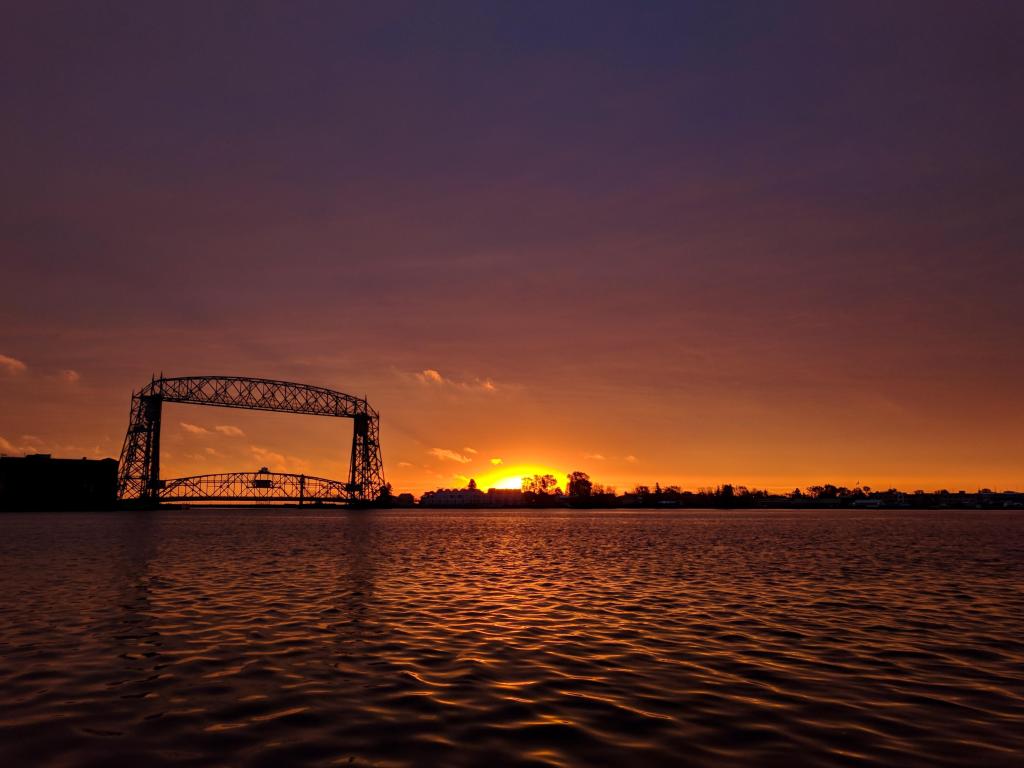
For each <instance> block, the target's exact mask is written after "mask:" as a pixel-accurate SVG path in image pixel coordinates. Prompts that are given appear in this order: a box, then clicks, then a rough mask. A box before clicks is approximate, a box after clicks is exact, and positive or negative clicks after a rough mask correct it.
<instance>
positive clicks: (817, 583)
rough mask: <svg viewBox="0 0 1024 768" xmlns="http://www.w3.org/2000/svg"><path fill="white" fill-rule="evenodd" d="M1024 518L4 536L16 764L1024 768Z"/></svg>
mask: <svg viewBox="0 0 1024 768" xmlns="http://www.w3.org/2000/svg"><path fill="white" fill-rule="evenodd" d="M1022 750H1024V514H1021V513H998V512H997V513H993V512H923V513H922V512H900V513H893V512H855V513H842V512H785V511H783V512H776V511H772V512H710V511H681V512H675V511H673V512H563V511H553V512H505V511H502V512H447V511H431V512H421V511H413V510H410V511H391V512H376V513H373V512H363V513H348V512H300V511H280V510H247V511H242V510H232V511H227V512H225V511H182V512H163V513H150V514H142V513H139V514H137V513H110V514H10V515H5V516H0V765H4V766H22V765H24V766H41V765H95V766H112V765H130V766H158V765H163V764H168V765H171V764H173V765H211V764H214V765H265V766H287V765H301V764H316V765H342V766H347V765H367V764H370V765H443V766H457V765H505V764H522V765H599V766H606V765H688V764H693V765H751V764H762V765H765V764H768V765H793V764H797V765H846V764H853V765H861V764H873V765H886V766H890V765H921V766H934V765H964V766H994V765H1024V753H1022Z"/></svg>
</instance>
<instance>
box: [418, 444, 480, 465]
mask: <svg viewBox="0 0 1024 768" xmlns="http://www.w3.org/2000/svg"><path fill="white" fill-rule="evenodd" d="M427 453H429V454H430V455H431V456H433V457H434V458H437V459H441V461H457V462H459V464H469V462H471V461H472V459H471V458H469V456H463V455H462V454H461V453H459V452H458V451H452V450H449V449H448V448H431V449H430V450H429V451H427Z"/></svg>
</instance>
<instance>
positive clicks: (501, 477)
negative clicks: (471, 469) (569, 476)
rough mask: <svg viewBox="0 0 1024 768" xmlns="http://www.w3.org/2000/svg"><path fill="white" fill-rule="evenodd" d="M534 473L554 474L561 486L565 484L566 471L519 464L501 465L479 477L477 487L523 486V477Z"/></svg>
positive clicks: (482, 488)
mask: <svg viewBox="0 0 1024 768" xmlns="http://www.w3.org/2000/svg"><path fill="white" fill-rule="evenodd" d="M534 475H554V477H555V480H557V481H558V485H559V487H564V486H565V478H566V473H565V472H563V471H562V470H560V469H553V468H552V467H546V466H541V465H539V464H519V465H516V466H512V467H499V468H498V469H496V470H495V471H494V472H490V473H488V474H486V475H483V476H482V477H480V478H477V481H476V482H477V487H478V488H480V489H481V490H483V491H486V490H488V489H490V488H522V487H523V478H526V477H533V476H534Z"/></svg>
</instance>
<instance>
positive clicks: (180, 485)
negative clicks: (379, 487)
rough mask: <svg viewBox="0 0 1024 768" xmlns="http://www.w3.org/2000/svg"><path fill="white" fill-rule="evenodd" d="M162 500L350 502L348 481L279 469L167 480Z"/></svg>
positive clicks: (160, 496) (162, 490) (163, 485)
mask: <svg viewBox="0 0 1024 768" xmlns="http://www.w3.org/2000/svg"><path fill="white" fill-rule="evenodd" d="M159 498H160V500H161V501H255V500H263V501H297V502H299V503H302V502H317V501H348V499H349V493H348V491H347V490H346V488H345V483H343V482H341V481H339V480H328V479H326V478H323V477H310V476H309V475H291V474H284V473H280V472H226V473H222V474H217V475H196V476H195V477H179V478H176V479H174V480H164V481H163V483H162V487H161V488H160V493H159Z"/></svg>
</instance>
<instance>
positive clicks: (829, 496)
mask: <svg viewBox="0 0 1024 768" xmlns="http://www.w3.org/2000/svg"><path fill="white" fill-rule="evenodd" d="M522 487H523V496H524V499H525V501H526V503H527V504H529V505H532V506H538V507H544V506H567V507H580V508H600V507H618V506H636V507H701V508H706V507H719V508H727V509H740V508H744V507H771V506H792V507H857V506H883V507H908V508H921V509H924V508H933V507H963V508H1010V509H1019V508H1024V493H1016V492H1014V491H1007V492H1003V493H997V492H994V491H992V490H990V489H989V488H982V489H980V490H978V491H976V492H971V493H968V492H966V491H957V492H955V493H954V492H950V491H948V490H940V491H920V490H918V491H913V492H910V493H907V492H904V491H900V490H898V489H896V488H887V489H886V490H874V489H872V488H871V487H870V486H867V485H864V486H861V485H857V486H855V487H853V488H848V487H846V486H843V485H832V484H831V483H826V484H824V485H811V486H807V487H806V488H803V489H801V488H794V489H793V490H792V491H790V492H788V493H771V492H769V491H767V490H763V489H760V488H748V487H747V486H745V485H733V484H731V483H725V484H722V485H717V486H714V487H705V488H699V489H697V490H696V491H684V490H682V489H681V488H680V487H679V486H678V485H667V486H662V485H661V484H660V483H655V484H654V487H653V488H651V487H650V486H647V485H637V486H634V488H633V489H632V490H631V491H627V492H625V493H623V494H621V495H619V494H618V493H617V492H616V489H615V488H613V487H611V486H605V485H601V484H598V483H595V482H594V481H593V480H591V478H590V475H588V474H587V473H586V472H578V471H577V472H571V473H569V475H568V476H567V478H566V484H565V491H564V492H563V491H562V489H561V488H560V487H559V486H558V480H557V479H556V478H555V476H554V475H533V476H532V477H527V478H523V486H522Z"/></svg>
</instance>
